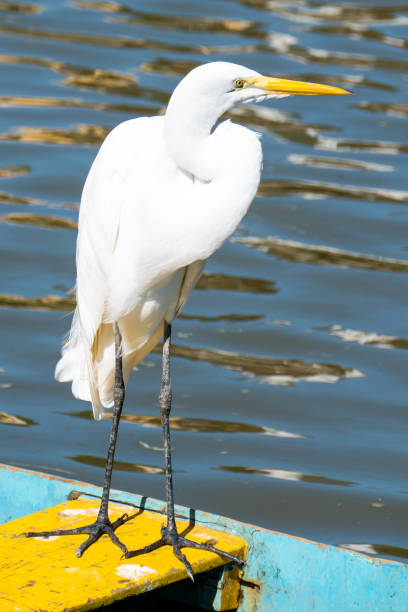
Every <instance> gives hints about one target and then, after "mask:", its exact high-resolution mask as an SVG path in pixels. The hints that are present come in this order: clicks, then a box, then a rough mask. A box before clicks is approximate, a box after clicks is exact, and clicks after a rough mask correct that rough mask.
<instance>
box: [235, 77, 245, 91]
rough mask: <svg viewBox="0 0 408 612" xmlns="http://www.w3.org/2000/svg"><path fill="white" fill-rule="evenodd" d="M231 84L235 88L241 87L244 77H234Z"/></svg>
mask: <svg viewBox="0 0 408 612" xmlns="http://www.w3.org/2000/svg"><path fill="white" fill-rule="evenodd" d="M233 85H234V87H235V89H242V88H243V86H244V79H235V81H234V83H233Z"/></svg>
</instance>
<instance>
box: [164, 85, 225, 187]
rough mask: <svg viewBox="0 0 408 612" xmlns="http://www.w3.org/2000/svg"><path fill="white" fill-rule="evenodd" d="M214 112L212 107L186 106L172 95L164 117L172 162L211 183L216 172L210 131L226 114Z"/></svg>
mask: <svg viewBox="0 0 408 612" xmlns="http://www.w3.org/2000/svg"><path fill="white" fill-rule="evenodd" d="M175 93H176V92H175ZM211 108H212V106H211V104H208V105H203V104H202V105H196V104H191V105H186V104H185V100H183V103H181V100H180V101H179V99H178V97H177V96H175V95H174V94H173V96H172V98H171V99H170V102H169V105H168V107H167V111H166V115H165V124H164V134H165V140H166V145H167V149H168V152H169V154H170V156H171V158H172V159H173V161H174V162H175V163H176V165H177V166H178V167H179V168H180V169H181V170H184V171H186V172H188V173H190V174H192V175H193V176H194V177H196V178H198V179H199V180H202V181H211V180H212V179H213V178H214V176H215V174H216V172H217V168H216V165H215V159H214V156H213V155H212V153H211V151H212V136H211V130H212V128H213V126H214V125H215V123H216V122H217V120H218V118H219V116H220V114H222V113H223V112H224V110H227V109H219V108H218V109H217V111H212V110H211Z"/></svg>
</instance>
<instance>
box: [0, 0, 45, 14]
mask: <svg viewBox="0 0 408 612" xmlns="http://www.w3.org/2000/svg"><path fill="white" fill-rule="evenodd" d="M1 11H7V12H10V13H26V14H29V13H39V12H40V11H41V5H40V4H19V3H18V2H1V3H0V12H1Z"/></svg>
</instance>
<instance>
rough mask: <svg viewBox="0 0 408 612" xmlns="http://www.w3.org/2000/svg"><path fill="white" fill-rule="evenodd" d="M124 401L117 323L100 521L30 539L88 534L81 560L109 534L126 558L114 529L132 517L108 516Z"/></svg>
mask: <svg viewBox="0 0 408 612" xmlns="http://www.w3.org/2000/svg"><path fill="white" fill-rule="evenodd" d="M124 399H125V384H124V381H123V371H122V338H121V335H120V331H119V327H118V324H117V323H115V384H114V388H113V401H114V407H113V417H112V428H111V432H110V436H109V445H108V456H107V460H106V470H105V479H104V483H103V492H102V498H101V505H100V507H99V512H98V516H97V519H96V521H95V522H94V523H92V524H91V525H84V526H83V527H77V528H75V529H55V530H54V531H41V532H28V533H24V534H23V535H25V536H26V537H27V538H30V537H48V536H60V535H80V534H88V539H87V540H85V542H83V543H82V544H81V546H80V547H79V548H78V549H77V551H76V554H77V557H81V556H82V554H83V553H84V552H85V550H86V549H87V548H89V547H90V546H91V544H93V543H94V542H96V541H97V540H99V538H100V537H101V536H102V535H104V534H106V535H108V536H109V537H110V539H111V540H112V542H113V543H114V544H116V546H118V547H119V548H120V549H121V551H122V552H123V554H124V555H125V556H126V555H127V554H128V550H127V548H126V546H125V545H124V544H122V542H121V541H120V540H119V539H118V537H117V536H116V535H115V529H117V528H118V527H120V525H123V523H125V522H126V521H127V520H129V517H128V515H127V514H124V515H123V516H121V517H120V518H118V519H116V521H114V522H113V523H111V521H110V520H109V515H108V503H109V492H110V487H111V480H112V469H113V460H114V456H115V448H116V440H117V436H118V428H119V421H120V416H121V414H122V407H123V401H124Z"/></svg>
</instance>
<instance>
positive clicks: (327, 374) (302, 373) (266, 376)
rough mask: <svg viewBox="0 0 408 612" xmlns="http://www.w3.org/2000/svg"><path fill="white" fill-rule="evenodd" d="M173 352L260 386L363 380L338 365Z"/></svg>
mask: <svg viewBox="0 0 408 612" xmlns="http://www.w3.org/2000/svg"><path fill="white" fill-rule="evenodd" d="M154 352H156V353H160V352H161V348H160V347H156V348H155V349H154ZM171 352H172V355H174V356H175V357H180V358H183V359H190V360H193V361H205V362H207V363H211V364H212V365H215V366H222V367H224V368H227V369H228V370H233V371H234V372H241V373H242V374H243V375H244V376H247V377H249V378H257V379H258V381H259V382H261V383H267V384H271V385H283V386H291V385H293V384H295V383H296V382H300V381H307V382H320V383H335V382H338V381H339V380H341V379H345V378H360V377H362V376H364V374H363V373H362V372H360V371H358V370H356V369H354V368H345V367H342V366H339V365H336V364H329V363H312V362H307V361H300V360H298V359H274V358H272V357H258V356H255V355H244V354H239V353H230V352H227V351H220V350H215V349H204V348H197V347H191V346H182V345H179V344H172V348H171Z"/></svg>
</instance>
